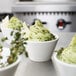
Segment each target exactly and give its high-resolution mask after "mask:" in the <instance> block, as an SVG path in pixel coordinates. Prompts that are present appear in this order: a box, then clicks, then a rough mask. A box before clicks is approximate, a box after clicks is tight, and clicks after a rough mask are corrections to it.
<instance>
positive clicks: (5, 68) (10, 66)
mask: <svg viewBox="0 0 76 76" xmlns="http://www.w3.org/2000/svg"><path fill="white" fill-rule="evenodd" d="M19 62H20V56H19V57H18V59H17V61H16V62H14V63H12V64H10V65H8V66H6V67H3V68H0V71H5V70H7V69H10V68H12V67H14V66H15V65H17V64H18V63H19Z"/></svg>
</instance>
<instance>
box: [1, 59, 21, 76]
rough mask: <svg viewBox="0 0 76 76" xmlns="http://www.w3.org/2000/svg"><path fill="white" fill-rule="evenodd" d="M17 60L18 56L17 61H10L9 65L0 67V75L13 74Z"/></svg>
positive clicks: (12, 75) (11, 75) (7, 75)
mask: <svg viewBox="0 0 76 76" xmlns="http://www.w3.org/2000/svg"><path fill="white" fill-rule="evenodd" d="M19 62H20V58H18V59H17V61H16V62H14V63H12V64H11V65H8V66H6V67H3V68H0V76H14V74H15V71H16V69H17V67H18V64H19Z"/></svg>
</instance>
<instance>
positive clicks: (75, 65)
mask: <svg viewBox="0 0 76 76" xmlns="http://www.w3.org/2000/svg"><path fill="white" fill-rule="evenodd" d="M52 58H53V59H54V60H55V61H57V63H60V64H61V65H65V66H66V67H74V68H76V64H69V63H66V62H63V61H60V60H59V59H58V58H57V52H54V53H53V56H52Z"/></svg>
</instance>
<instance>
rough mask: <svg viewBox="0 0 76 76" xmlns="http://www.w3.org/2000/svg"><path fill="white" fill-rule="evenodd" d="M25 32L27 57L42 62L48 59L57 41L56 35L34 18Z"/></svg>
mask: <svg viewBox="0 0 76 76" xmlns="http://www.w3.org/2000/svg"><path fill="white" fill-rule="evenodd" d="M26 29H27V30H28V32H26V34H25V37H24V38H25V39H26V43H27V44H26V51H27V52H28V55H29V58H30V59H31V60H33V61H37V62H42V61H48V60H50V56H51V54H52V52H53V50H54V48H55V46H56V43H57V41H58V39H59V38H58V36H57V35H55V34H53V33H51V32H50V31H49V30H48V29H47V28H45V27H44V25H43V24H42V23H41V21H40V20H36V21H35V24H34V25H32V26H30V27H29V28H28V27H27V26H26Z"/></svg>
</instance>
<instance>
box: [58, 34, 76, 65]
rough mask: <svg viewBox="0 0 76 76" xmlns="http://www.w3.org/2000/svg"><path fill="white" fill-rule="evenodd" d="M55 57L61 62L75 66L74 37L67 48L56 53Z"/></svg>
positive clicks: (75, 40)
mask: <svg viewBox="0 0 76 76" xmlns="http://www.w3.org/2000/svg"><path fill="white" fill-rule="evenodd" d="M57 57H58V59H59V60H61V61H63V62H66V63H69V64H76V35H75V36H74V37H73V38H72V41H71V42H70V44H69V45H68V47H67V48H64V49H61V50H60V51H59V52H58V54H57Z"/></svg>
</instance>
